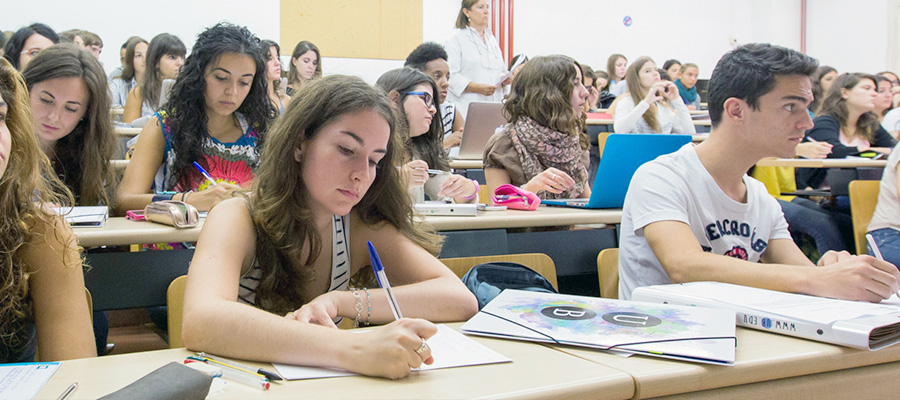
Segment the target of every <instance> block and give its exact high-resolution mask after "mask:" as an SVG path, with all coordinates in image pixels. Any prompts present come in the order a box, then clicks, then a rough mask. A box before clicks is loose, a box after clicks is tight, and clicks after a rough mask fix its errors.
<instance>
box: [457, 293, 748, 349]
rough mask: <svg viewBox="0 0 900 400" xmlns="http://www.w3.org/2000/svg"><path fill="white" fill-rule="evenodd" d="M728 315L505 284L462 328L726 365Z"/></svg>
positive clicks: (731, 338) (730, 341) (731, 336)
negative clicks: (514, 287)
mask: <svg viewBox="0 0 900 400" xmlns="http://www.w3.org/2000/svg"><path fill="white" fill-rule="evenodd" d="M734 321H735V317H734V311H730V310H718V309H706V308H697V307H683V306H670V305H664V304H653V303H640V302H634V301H624V300H611V299H603V298H597V297H585V296H574V295H565V294H556V293H540V292H529V291H523V290H512V289H507V290H504V291H503V292H502V293H500V295H499V296H497V297H496V298H495V299H494V300H492V301H491V302H490V303H488V304H487V305H486V306H485V307H484V308H483V309H482V310H481V311H480V312H478V314H476V315H475V316H474V317H472V319H470V320H469V321H468V322H466V324H465V325H463V327H462V331H463V332H465V333H468V334H473V335H482V336H492V337H499V338H506V339H516V340H527V341H535V342H545V343H557V344H563V345H572V346H583V347H591V348H596V349H602V350H612V351H621V352H626V353H634V354H642V355H648V356H654V357H664V358H672V359H677V360H684V361H693V362H700V363H707V364H718V365H731V364H733V363H734V349H735V346H736V344H737V341H736V338H735V324H734Z"/></svg>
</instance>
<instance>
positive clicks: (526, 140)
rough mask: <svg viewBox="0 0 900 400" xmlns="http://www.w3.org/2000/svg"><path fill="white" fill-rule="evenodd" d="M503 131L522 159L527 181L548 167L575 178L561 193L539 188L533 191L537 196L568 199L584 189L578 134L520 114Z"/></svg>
mask: <svg viewBox="0 0 900 400" xmlns="http://www.w3.org/2000/svg"><path fill="white" fill-rule="evenodd" d="M506 133H507V134H508V135H509V137H510V139H512V144H513V148H514V149H515V150H516V154H517V155H518V156H519V161H521V162H522V170H523V171H524V172H525V181H526V182H527V181H530V180H531V179H532V178H534V177H535V176H536V175H538V174H540V173H541V172H543V171H544V170H546V169H547V168H550V167H553V168H556V169H558V170H560V171H563V172H565V173H567V174H569V176H571V177H572V179H574V180H575V185H573V186H572V187H571V188H569V189H568V190H566V191H564V192H562V193H560V194H554V193H550V192H548V191H545V190H539V191H538V192H537V193H535V194H536V195H538V197H540V198H542V199H571V198H575V197H578V196H579V195H580V194H581V193H582V192H583V191H584V182H585V179H587V168H586V167H585V166H584V163H583V162H582V161H581V153H582V151H581V144H580V142H579V140H578V136H577V135H570V134H567V133H563V132H559V131H555V130H553V129H550V128H547V127H545V126H541V125H539V124H538V123H537V122H534V120H532V119H531V118H528V117H521V118H519V120H518V121H516V123H515V124H510V125H507V129H506Z"/></svg>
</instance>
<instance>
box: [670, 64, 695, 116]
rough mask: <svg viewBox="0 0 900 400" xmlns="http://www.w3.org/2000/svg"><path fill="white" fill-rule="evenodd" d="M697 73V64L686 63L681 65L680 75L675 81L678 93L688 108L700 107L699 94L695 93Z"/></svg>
mask: <svg viewBox="0 0 900 400" xmlns="http://www.w3.org/2000/svg"><path fill="white" fill-rule="evenodd" d="M699 74H700V69H699V68H698V67H697V64H692V63H687V64H684V66H682V67H681V74H680V77H679V78H677V80H676V81H675V86H677V87H678V95H679V96H681V100H683V101H684V104H685V105H686V106H687V108H688V110H699V109H700V94H699V93H697V75H699ZM673 79H674V78H673Z"/></svg>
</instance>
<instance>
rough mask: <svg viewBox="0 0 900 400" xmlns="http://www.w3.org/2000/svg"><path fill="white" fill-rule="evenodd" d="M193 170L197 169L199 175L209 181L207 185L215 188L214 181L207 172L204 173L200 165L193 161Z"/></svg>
mask: <svg viewBox="0 0 900 400" xmlns="http://www.w3.org/2000/svg"><path fill="white" fill-rule="evenodd" d="M194 168H197V171H200V174H201V175H203V177H204V178H206V180H208V181H209V184H210V185H211V186H216V180H215V179H213V178H212V176H210V175H209V172H206V170H205V169H203V167H201V166H200V164H199V163H197V162H196V161H194Z"/></svg>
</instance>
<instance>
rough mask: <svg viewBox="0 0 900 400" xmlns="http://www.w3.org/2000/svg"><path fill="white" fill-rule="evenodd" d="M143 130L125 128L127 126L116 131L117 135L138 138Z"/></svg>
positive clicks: (117, 128) (116, 128)
mask: <svg viewBox="0 0 900 400" xmlns="http://www.w3.org/2000/svg"><path fill="white" fill-rule="evenodd" d="M142 129H144V128H130V127H125V126H117V127H115V128H114V131H115V132H116V135H119V136H128V137H131V136H137V135H138V134H140V133H141V130H142Z"/></svg>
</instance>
